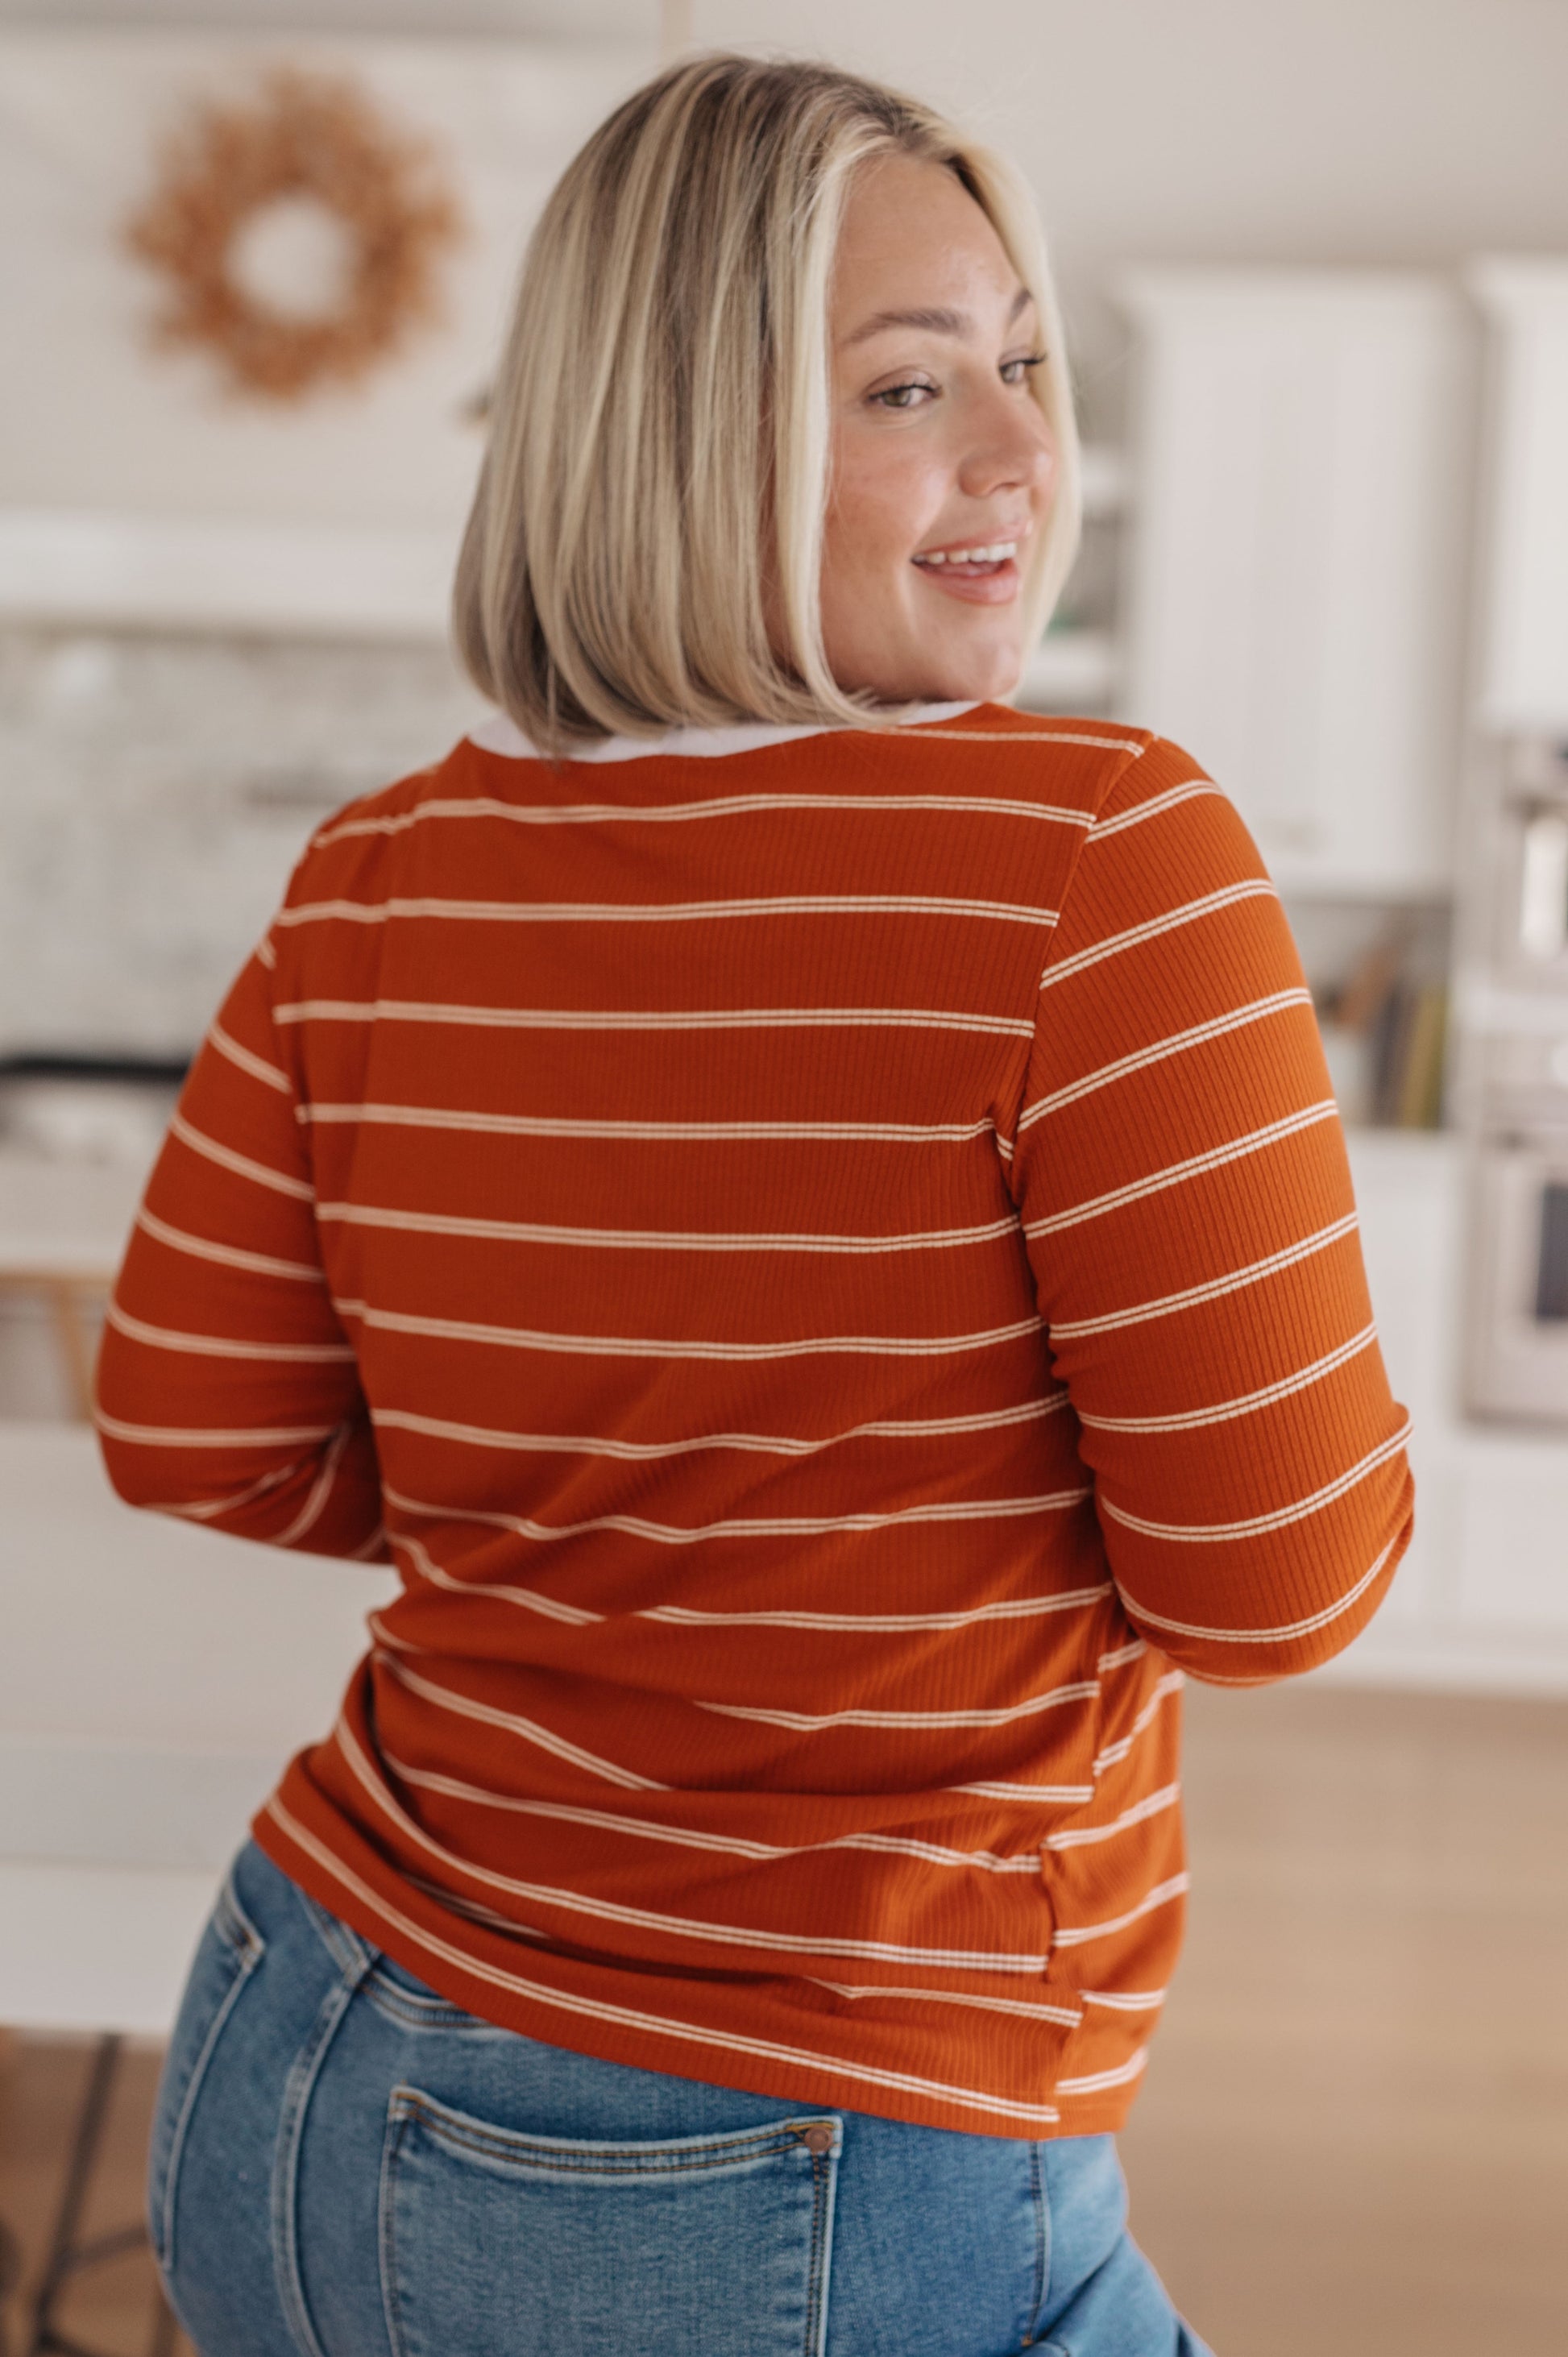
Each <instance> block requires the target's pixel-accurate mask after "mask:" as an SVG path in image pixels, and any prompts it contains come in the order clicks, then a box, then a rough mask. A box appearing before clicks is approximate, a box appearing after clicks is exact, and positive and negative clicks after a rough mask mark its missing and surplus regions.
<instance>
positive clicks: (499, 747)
mask: <svg viewBox="0 0 1568 2357" xmlns="http://www.w3.org/2000/svg"><path fill="white" fill-rule="evenodd" d="M974 709H975V705H974V702H973V700H972V699H971V700H970V701H969V702H968V703H965V704H922V705H917V706H916V708H915V710H914V711H913V712H911V713H910V714H909V716H908V719H907V720H904V721H901V722H899V723H898V724H897V725H898V726H901V727H907V728H913V727H921V728H929V727H931V726H934V725H935V724H936V723H937V722H938V721H941V720H953V719H956V718H957V716H958V715H959V714H960V713H961V712H972V711H973V710H974ZM837 727H838V724H837V723H836V722H833V721H826V720H823V721H807V722H805V723H804V724H803V725H801V726H795V727H775V726H773V725H772V724H771V723H770V722H768V721H766V720H747V721H741V722H739V723H737V724H736V726H735V727H733V728H672V729H671V730H670V731H669V732H668V733H667V734H666V735H665V736H663V737H605V738H604V739H602V740H601V741H600V742H599V743H597V744H592V745H585V746H584V747H583V748H581V750H580V751H577V752H575V753H573V754H572V755H570V757H569V758H570V759H572V760H573V761H642V760H647V759H650V757H651V756H653V755H655V754H660V755H663V756H664V757H665V758H666V759H669V758H671V757H672V756H673V757H678V758H680V759H698V760H718V759H723V758H724V757H725V755H726V754H729V753H760V752H762V751H764V750H765V749H766V748H768V746H769V745H792V744H794V743H795V742H796V740H797V739H798V738H800V737H825V736H829V735H831V734H832V733H833V732H834V730H835V729H836V728H837ZM839 733H841V734H847V733H848V732H847V731H844V730H841V731H840V732H839ZM468 742H469V743H470V745H477V746H478V748H479V750H480V752H481V753H499V754H501V755H502V756H503V757H504V759H507V760H510V761H539V760H542V759H544V756H543V755H542V753H541V752H540V751H539V749H538V748H537V747H536V746H534V745H532V744H531V742H530V741H529V739H528V738H527V737H525V736H524V735H523V733H522V731H521V728H520V727H519V726H518V725H517V723H516V721H515V720H510V719H509V718H508V716H507V715H506V714H505V713H504V712H497V713H495V714H493V715H492V716H491V717H490V718H489V720H487V721H484V722H482V723H481V725H480V726H478V728H471V729H470V730H469V731H468Z"/></svg>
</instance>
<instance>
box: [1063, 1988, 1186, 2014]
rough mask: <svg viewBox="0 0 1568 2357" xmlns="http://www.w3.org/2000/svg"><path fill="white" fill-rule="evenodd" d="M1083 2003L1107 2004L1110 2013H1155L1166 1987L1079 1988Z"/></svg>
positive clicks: (1160, 2003) (1162, 2001) (1162, 2003)
mask: <svg viewBox="0 0 1568 2357" xmlns="http://www.w3.org/2000/svg"><path fill="white" fill-rule="evenodd" d="M1168 1995H1169V1991H1168V1990H1166V1989H1163V1988H1162V1989H1079V1996H1080V1997H1081V1998H1082V1999H1083V2002H1084V2004H1085V2005H1103V2006H1108V2007H1110V2009H1111V2011H1112V2013H1157V2012H1158V2011H1159V2008H1160V2007H1161V2006H1162V2005H1164V2003H1165V1998H1166V1996H1168Z"/></svg>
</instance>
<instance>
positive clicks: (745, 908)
mask: <svg viewBox="0 0 1568 2357" xmlns="http://www.w3.org/2000/svg"><path fill="white" fill-rule="evenodd" d="M850 915H858V916H922V917H988V918H994V919H997V920H1000V921H1001V922H1002V923H1004V924H1009V925H1047V926H1048V925H1054V924H1055V922H1056V920H1057V911H1056V910H1055V909H1032V908H1029V907H1027V906H1026V905H1021V904H1015V903H1014V902H1013V901H1009V900H961V899H949V898H947V897H946V896H944V895H942V894H940V893H935V892H901V893H900V892H793V893H779V894H772V895H768V896H763V895H758V896H757V897H755V898H753V899H744V900H743V899H734V900H665V901H657V900H643V901H622V900H446V899H434V898H431V897H428V896H422V897H420V898H418V899H401V898H393V899H387V900H301V901H297V902H295V905H294V906H293V907H291V908H287V909H280V910H279V911H278V916H277V922H278V923H279V924H280V925H287V926H295V925H313V924H321V923H328V922H334V921H338V922H344V923H348V924H352V925H381V924H384V923H385V922H386V921H387V920H388V919H389V918H399V917H403V918H416V917H431V918H435V919H438V920H445V921H448V922H456V923H460V924H465V923H466V924H481V925H548V924H561V925H614V924H626V925H660V924H705V923H712V922H714V921H719V920H724V919H725V918H739V917H843V916H850Z"/></svg>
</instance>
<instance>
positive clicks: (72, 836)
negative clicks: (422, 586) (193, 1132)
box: [0, 629, 485, 1057]
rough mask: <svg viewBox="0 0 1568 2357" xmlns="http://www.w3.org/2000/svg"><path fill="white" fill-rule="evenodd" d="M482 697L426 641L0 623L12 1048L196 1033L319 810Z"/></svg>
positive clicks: (128, 1051) (145, 1044) (457, 727)
mask: <svg viewBox="0 0 1568 2357" xmlns="http://www.w3.org/2000/svg"><path fill="white" fill-rule="evenodd" d="M484 710H485V706H484V705H482V704H481V702H480V700H479V698H478V695H477V694H476V693H475V691H474V690H473V689H472V688H470V687H469V686H468V685H467V683H465V682H464V680H463V679H462V678H461V676H460V674H459V673H458V672H457V670H456V664H455V663H454V662H453V660H452V658H451V656H450V655H449V654H448V653H447V651H446V650H445V649H444V648H442V647H440V646H436V645H433V644H417V645H384V644H382V645H358V644H343V643H338V642H323V641H319V640H308V641H307V640H281V639H259V638H257V639H249V638H247V639H241V638H229V637H217V636H214V637H197V636H193V635H184V634H179V635H177V634H173V633H170V634H166V635H165V634H160V633H154V632H119V631H116V632H92V633H86V632H82V631H77V630H73V631H69V632H65V631H58V630H19V629H5V630H0V1056H5V1055H16V1054H26V1053H33V1054H40V1053H42V1054H48V1053H55V1054H62V1053H75V1054H91V1053H97V1054H101V1055H102V1054H108V1055H115V1054H119V1055H131V1056H143V1057H148V1056H150V1057H179V1056H182V1055H185V1054H187V1053H188V1052H189V1050H190V1049H192V1048H193V1047H194V1046H195V1044H196V1042H197V1040H198V1039H199V1038H200V1036H201V1033H202V1031H203V1030H204V1029H205V1028H206V1026H207V1023H208V1021H209V1018H210V1017H211V1016H212V1014H213V1012H214V1011H215V1009H216V1007H217V1006H218V1003H219V1000H220V998H221V996H222V995H223V992H224V990H225V989H226V988H227V986H228V984H229V982H230V980H231V977H232V975H233V974H234V972H235V970H236V968H237V967H238V966H239V965H240V964H241V963H242V960H243V959H244V957H245V955H246V953H247V952H248V951H249V949H250V947H251V945H252V942H253V941H254V940H255V938H256V935H257V934H258V933H259V932H260V931H261V930H262V928H263V925H264V924H265V922H266V920H267V918H268V917H269V915H270V914H271V912H272V909H273V908H274V906H275V904H276V901H277V899H278V895H279V893H280V892H281V890H282V888H283V886H284V884H285V880H286V878H287V876H288V873H289V870H290V868H291V866H293V864H294V861H295V859H296V858H297V856H298V855H299V853H300V851H301V850H302V848H303V847H304V845H305V842H306V837H307V836H308V835H309V834H310V833H311V831H312V829H313V827H315V826H316V825H317V824H318V823H319V822H320V820H321V819H322V818H323V817H324V816H325V815H326V814H327V813H328V811H330V810H332V809H334V808H336V807H337V805H338V804H339V803H340V802H346V801H348V800H349V798H350V797H352V796H353V795H355V794H358V793H363V792H366V791H370V790H371V789H373V788H375V787H377V786H381V785H385V784H388V783H390V782H391V781H392V780H393V779H394V778H397V777H399V776H401V775H403V773H404V772H405V771H407V770H412V769H416V768H418V767H419V766H420V765H421V764H422V763H424V762H425V761H429V760H432V759H436V758H437V757H439V756H440V755H441V754H442V753H444V752H445V751H446V749H447V748H449V747H450V746H451V745H452V744H453V743H455V742H456V739H457V738H458V737H461V736H462V735H463V733H464V732H465V730H466V729H467V728H469V727H471V726H473V725H474V723H475V721H476V719H477V718H478V717H479V716H481V715H482V714H483V712H484Z"/></svg>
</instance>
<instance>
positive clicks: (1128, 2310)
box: [148, 1844, 1204, 2357]
mask: <svg viewBox="0 0 1568 2357" xmlns="http://www.w3.org/2000/svg"><path fill="white" fill-rule="evenodd" d="M148 2201H149V2214H150V2220H151V2226H152V2235H153V2244H154V2248H155V2250H156V2255H157V2258H158V2263H159V2266H161V2267H162V2269H163V2272H164V2277H165V2281H166V2284H167V2286H168V2289H169V2293H170V2297H171V2298H172V2299H173V2302H174V2305H175V2308H176V2309H177V2312H178V2314H179V2316H180V2319H181V2320H182V2322H183V2323H184V2325H185V2327H186V2329H187V2330H188V2332H189V2334H190V2337H191V2339H192V2340H193V2341H195V2342H196V2344H197V2347H198V2348H199V2350H200V2351H201V2352H203V2357H576V2352H594V2357H600V2352H604V2357H609V2352H614V2357H1003V2352H1006V2351H1012V2350H1018V2349H1024V2348H1035V2349H1039V2350H1042V2351H1044V2352H1047V2357H1048V2352H1058V2357H1204V2352H1202V2347H1201V2344H1200V2343H1199V2342H1198V2341H1197V2340H1196V2339H1195V2338H1194V2337H1193V2335H1192V2334H1191V2333H1190V2332H1188V2331H1187V2330H1186V2328H1185V2327H1184V2326H1183V2325H1182V2323H1181V2321H1180V2319H1178V2318H1177V2316H1176V2313H1175V2311H1174V2310H1173V2309H1172V2307H1171V2305H1170V2302H1169V2300H1168V2299H1167V2298H1166V2297H1165V2292H1164V2290H1163V2289H1162V2287H1161V2286H1160V2283H1159V2280H1158V2278H1157V2277H1156V2276H1155V2274H1154V2272H1153V2270H1152V2269H1151V2267H1150V2266H1149V2265H1148V2263H1147V2261H1146V2260H1145V2259H1144V2257H1143V2256H1142V2255H1141V2254H1140V2253H1139V2251H1138V2250H1137V2249H1136V2247H1135V2246H1134V2244H1133V2243H1132V2241H1131V2240H1130V2239H1129V2237H1128V2234H1127V2232H1126V2196H1125V2190H1124V2187H1123V2184H1122V2172H1121V2169H1120V2167H1119V2165H1118V2162H1117V2158H1116V2148H1115V2145H1114V2142H1113V2140H1112V2138H1111V2137H1110V2136H1075V2137H1069V2138H1064V2139H1060V2140H1058V2141H1056V2142H1050V2143H1044V2144H1031V2143H1026V2142H1022V2141H1019V2140H1016V2139H1015V2138H1012V2137H993V2136H964V2135H953V2134H949V2133H946V2132H944V2131H942V2130H940V2129H937V2128H925V2127H911V2126H907V2125H905V2124H903V2123H902V2122H899V2121H897V2120H885V2119H876V2118H873V2117H871V2116H870V2115H867V2114H865V2113H860V2112H831V2113H824V2112H822V2110H820V2109H819V2108H817V2107H815V2106H813V2105H810V2104H802V2105H800V2107H798V2109H797V2110H796V2111H791V2109H790V2107H789V2104H784V2103H781V2102H779V2100H778V2099H777V2098H776V2097H772V2096H762V2095H748V2094H744V2093H736V2092H733V2091H731V2090H728V2089H725V2088H723V2087H708V2086H703V2085H700V2084H698V2083H696V2082H694V2081H693V2080H689V2079H677V2078H671V2077H668V2076H666V2075H665V2074H664V2073H662V2072H651V2071H631V2070H627V2069H626V2068H624V2067H623V2066H622V2065H621V2064H619V2063H616V2062H600V2061H592V2060H589V2059H588V2058H586V2057H585V2056H582V2055H579V2054H570V2053H566V2052H564V2051H563V2050H561V2049H560V2048H558V2047H553V2046H544V2045H540V2044H538V2043H536V2042H535V2041H534V2040H532V2039H528V2038H520V2037H518V2036H516V2035H515V2034H514V2033H513V2032H511V2031H510V2030H505V2029H496V2028H495V2027H494V2026H493V2025H492V2024H490V2023H489V2022H483V2021H479V2020H478V2019H476V2018H475V2017H474V2016H473V2015H472V2014H469V2013H465V2012H464V2011H463V2010H462V2009H461V2008H460V2007H457V2006H455V2005H451V2004H448V2003H447V2001H446V1998H444V1997H442V1996H437V1995H436V1994H435V1991H434V1990H432V1989H430V1988H427V1987H426V1986H425V1985H424V1982H422V1981H418V1980H416V1979H415V1978H414V1977H413V1975H412V1974H411V1973H408V1972H405V1971H404V1970H403V1967H402V1966H401V1965H399V1964H392V1962H391V1961H390V1960H389V1959H388V1958H387V1957H385V1956H383V1955H381V1953H379V1952H378V1951H377V1950H376V1949H374V1948H372V1947H371V1946H369V1945H368V1944H367V1943H366V1942H365V1941H363V1940H362V1939H360V1936H359V1935H358V1933H357V1932H351V1931H350V1930H349V1928H348V1926H347V1925H346V1924H344V1923H341V1922H339V1921H338V1919H337V1917H336V1916H333V1915H329V1914H328V1912H327V1911H326V1910H325V1909H323V1908H321V1907H319V1906H317V1904H316V1902H315V1901H314V1900H311V1899H308V1898H307V1897H306V1895H305V1893H304V1892H303V1891H301V1890H300V1889H297V1887H296V1886H295V1884H294V1883H293V1882H291V1881H290V1880H289V1878H287V1876H285V1875H284V1874H281V1873H279V1871H278V1869H277V1868H276V1867H274V1866H273V1865H272V1864H271V1863H270V1862H269V1860H268V1859H267V1858H266V1857H263V1854H262V1852H261V1851H260V1850H259V1849H257V1848H256V1847H255V1846H254V1845H253V1844H252V1845H249V1846H247V1847H246V1848H244V1849H243V1850H242V1851H241V1853H240V1856H239V1857H238V1858H237V1859H236V1860H235V1862H234V1866H233V1869H232V1871H231V1876H230V1878H229V1881H228V1883H227V1885H226V1886H225V1889H224V1890H223V1892H222V1894H221V1896H220V1899H219V1901H218V1904H217V1906H216V1908H215V1909H214V1910H213V1913H212V1917H211V1920H210V1921H209V1924H208V1926H207V1929H206V1932H204V1934H203V1936H202V1940H201V1944H200V1946H199V1950H198V1952H197V1955H196V1961H195V1963H194V1964H193V1965H192V1967H191V1973H190V1979H189V1981H188V1985H187V1987H186V1992H185V1997H184V2001H183V2003H182V2005H181V2007H180V2013H179V2018H178V2021H177V2024H176V2026H175V2030H174V2035H173V2039H172V2040H171V2042H170V2045H169V2050H168V2055H167V2059H166V2062H165V2065H164V2073H163V2081H162V2084H161V2086H160V2088H159V2093H158V2104H157V2113H156V2120H155V2123H154V2128H153V2141H152V2153H151V2163H150V2177H149V2188H148Z"/></svg>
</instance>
